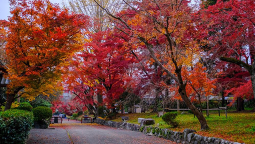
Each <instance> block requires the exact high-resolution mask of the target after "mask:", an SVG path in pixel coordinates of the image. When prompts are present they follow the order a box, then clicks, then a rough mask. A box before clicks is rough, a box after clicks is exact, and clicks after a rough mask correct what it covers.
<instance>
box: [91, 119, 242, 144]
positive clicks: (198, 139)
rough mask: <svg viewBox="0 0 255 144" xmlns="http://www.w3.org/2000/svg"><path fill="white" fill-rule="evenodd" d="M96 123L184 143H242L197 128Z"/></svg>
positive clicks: (96, 121)
mask: <svg viewBox="0 0 255 144" xmlns="http://www.w3.org/2000/svg"><path fill="white" fill-rule="evenodd" d="M94 122H95V123H98V124H101V125H105V126H110V127H115V128H120V129H126V130H131V131H137V132H142V133H144V134H146V135H154V136H157V137H162V138H165V139H168V140H171V141H174V142H177V143H182V144H191V143H192V144H241V143H238V142H230V141H227V140H224V139H220V138H215V137H205V136H201V135H198V134H195V133H194V132H196V131H195V130H191V129H185V130H184V131H183V132H176V131H172V130H169V129H161V128H158V127H151V126H141V127H140V125H137V124H131V123H126V122H114V121H105V120H102V119H96V120H94Z"/></svg>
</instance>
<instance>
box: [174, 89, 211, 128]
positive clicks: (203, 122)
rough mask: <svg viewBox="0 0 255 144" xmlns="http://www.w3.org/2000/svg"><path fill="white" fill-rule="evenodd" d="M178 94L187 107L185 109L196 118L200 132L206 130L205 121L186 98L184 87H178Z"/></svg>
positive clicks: (201, 114)
mask: <svg viewBox="0 0 255 144" xmlns="http://www.w3.org/2000/svg"><path fill="white" fill-rule="evenodd" d="M179 94H180V95H181V97H182V99H183V101H184V102H185V104H186V105H187V107H188V108H189V109H190V110H191V111H192V112H193V113H194V115H195V116H196V117H197V118H198V120H199V122H200V126H201V130H207V129H209V127H208V125H207V122H206V119H205V117H204V115H203V113H202V112H200V111H198V109H197V108H196V107H195V106H194V105H193V104H192V103H191V101H190V100H189V98H188V97H187V94H186V90H185V85H180V86H179Z"/></svg>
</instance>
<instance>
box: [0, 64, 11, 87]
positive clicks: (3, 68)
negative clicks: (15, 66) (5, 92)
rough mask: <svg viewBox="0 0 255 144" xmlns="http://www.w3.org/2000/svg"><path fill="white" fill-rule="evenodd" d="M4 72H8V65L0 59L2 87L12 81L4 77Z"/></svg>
mask: <svg viewBox="0 0 255 144" xmlns="http://www.w3.org/2000/svg"><path fill="white" fill-rule="evenodd" d="M4 73H7V67H6V66H5V65H4V64H3V63H2V62H1V61H0V87H6V86H7V85H8V84H9V83H10V81H9V80H8V79H5V78H4V76H3V75H4Z"/></svg>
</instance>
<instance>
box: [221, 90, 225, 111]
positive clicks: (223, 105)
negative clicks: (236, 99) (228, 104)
mask: <svg viewBox="0 0 255 144" xmlns="http://www.w3.org/2000/svg"><path fill="white" fill-rule="evenodd" d="M220 93H221V106H222V107H225V97H224V89H222V91H221V92H220Z"/></svg>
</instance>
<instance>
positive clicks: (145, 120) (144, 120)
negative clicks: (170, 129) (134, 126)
mask: <svg viewBox="0 0 255 144" xmlns="http://www.w3.org/2000/svg"><path fill="white" fill-rule="evenodd" d="M153 124H155V121H154V119H143V120H142V121H141V124H140V125H141V126H145V125H153Z"/></svg>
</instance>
